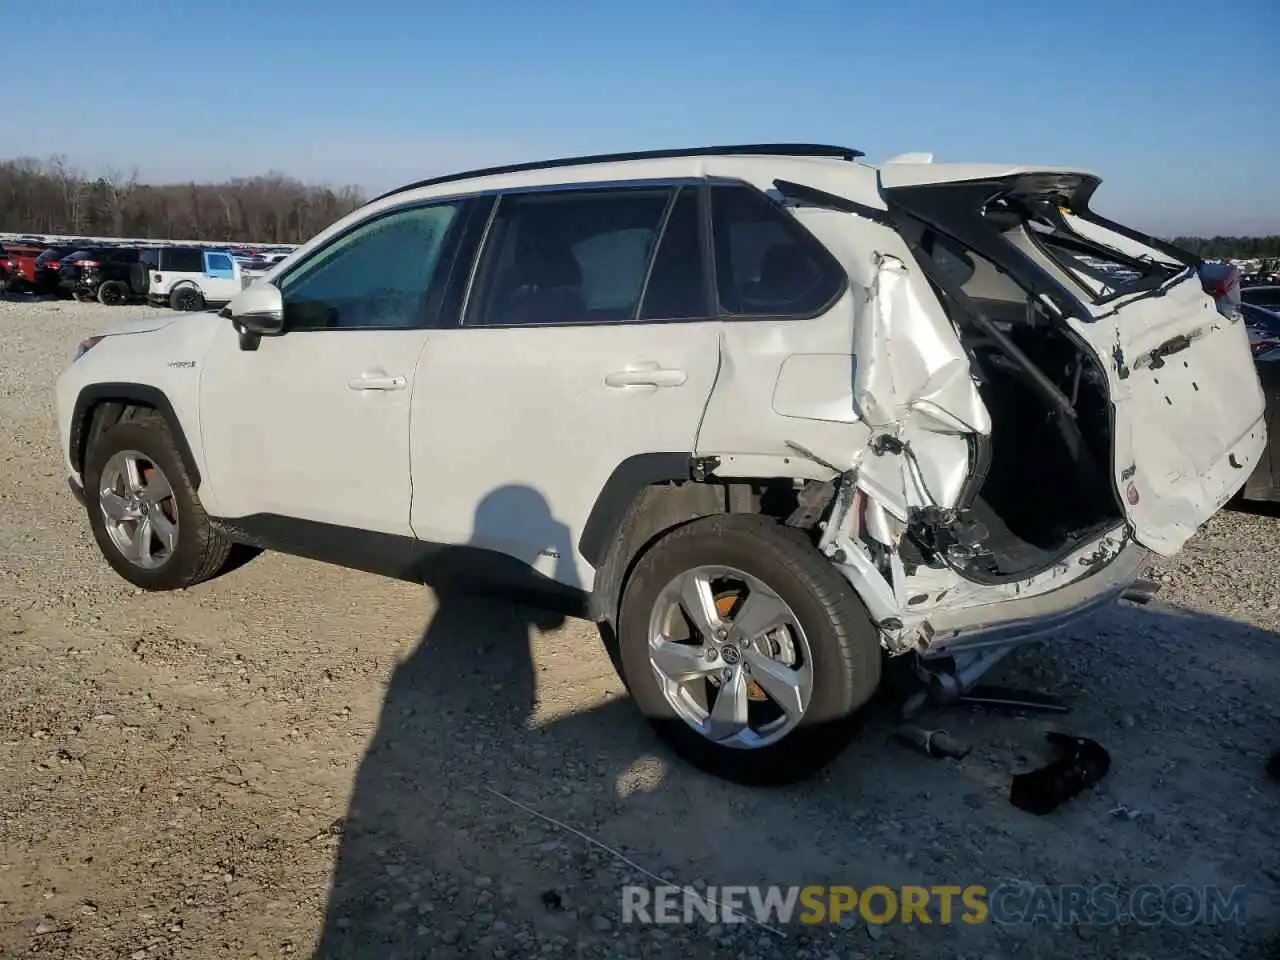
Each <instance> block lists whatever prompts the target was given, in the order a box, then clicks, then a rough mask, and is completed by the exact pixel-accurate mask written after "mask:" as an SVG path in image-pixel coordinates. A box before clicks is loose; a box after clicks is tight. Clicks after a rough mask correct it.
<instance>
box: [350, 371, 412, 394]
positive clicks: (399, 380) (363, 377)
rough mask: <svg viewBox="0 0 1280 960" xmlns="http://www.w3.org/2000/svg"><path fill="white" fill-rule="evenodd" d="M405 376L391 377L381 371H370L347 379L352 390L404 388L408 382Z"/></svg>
mask: <svg viewBox="0 0 1280 960" xmlns="http://www.w3.org/2000/svg"><path fill="white" fill-rule="evenodd" d="M408 382H409V381H408V380H407V379H406V378H404V377H389V376H387V375H386V374H385V373H383V372H381V371H376V372H375V371H369V372H368V373H362V374H360V376H358V377H353V378H352V379H350V380H348V381H347V386H348V387H350V388H351V389H352V390H403V389H404V388H405V386H406V385H407V384H408Z"/></svg>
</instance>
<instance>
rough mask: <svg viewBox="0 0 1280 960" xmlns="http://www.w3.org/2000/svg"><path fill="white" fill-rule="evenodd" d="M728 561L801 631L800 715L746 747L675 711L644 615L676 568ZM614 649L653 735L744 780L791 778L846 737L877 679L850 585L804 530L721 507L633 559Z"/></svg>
mask: <svg viewBox="0 0 1280 960" xmlns="http://www.w3.org/2000/svg"><path fill="white" fill-rule="evenodd" d="M704 565H705V566H729V567H734V568H736V569H738V570H741V571H742V572H743V573H747V574H750V575H751V576H754V577H757V578H759V579H760V580H762V581H763V582H764V583H765V584H767V585H768V586H769V587H770V588H771V589H772V590H774V591H775V592H776V593H777V594H778V596H779V597H781V598H782V599H783V600H784V601H785V602H786V603H787V605H788V606H790V607H791V609H792V611H793V612H794V613H795V614H796V616H797V618H798V619H799V621H800V623H801V625H802V626H803V628H804V632H805V634H806V636H807V637H808V640H809V647H810V651H811V653H812V661H813V662H812V668H813V676H814V681H813V683H814V686H813V694H812V697H811V699H810V702H809V707H808V709H807V710H806V712H805V714H804V717H803V719H802V720H801V722H800V724H799V725H798V726H797V727H796V728H795V729H794V730H792V732H791V733H789V734H787V735H786V736H785V737H783V739H781V740H779V741H777V742H775V743H772V744H769V745H767V746H763V747H758V748H755V749H742V748H735V747H729V746H724V745H722V744H718V743H714V742H713V741H711V740H709V739H707V738H705V737H703V736H702V734H700V733H698V731H696V730H695V729H693V727H691V726H689V725H688V724H687V723H685V721H684V720H682V719H681V718H680V717H679V715H677V714H676V713H675V711H674V710H673V709H672V707H671V705H670V704H669V703H668V702H667V699H666V697H665V696H664V694H663V692H662V690H661V688H660V687H659V685H658V682H657V680H656V679H655V677H654V674H653V669H652V667H651V665H650V662H649V639H648V631H649V618H650V614H651V611H652V609H653V606H654V604H655V603H656V602H657V600H658V597H659V594H660V593H661V591H662V590H663V589H664V588H665V587H666V585H667V584H668V583H670V582H671V581H672V580H674V579H675V578H676V577H678V576H679V575H680V574H681V573H683V572H685V571H687V570H691V569H693V568H695V567H699V566H704ZM617 642H618V655H619V659H620V661H621V664H622V674H623V680H624V682H625V683H626V685H627V688H628V690H629V691H630V692H631V696H632V698H633V699H634V700H635V702H636V705H637V706H638V707H639V708H640V710H641V712H642V713H643V714H644V715H645V717H646V719H647V720H648V721H649V723H650V724H651V725H652V726H653V728H654V730H655V731H656V732H657V733H658V735H659V736H660V737H661V738H662V739H663V740H664V741H666V742H667V744H669V745H670V746H671V748H672V749H673V750H674V751H675V752H676V753H677V754H678V755H679V756H681V757H682V758H684V759H685V760H686V761H688V762H689V763H691V764H693V765H694V766H696V767H698V768H699V769H701V770H704V771H706V772H707V773H711V774H713V775H715V776H718V777H721V778H724V779H726V780H731V781H733V782H736V783H743V784H749V785H780V784H787V783H795V782H797V781H800V780H804V779H806V778H807V777H810V776H812V775H813V774H815V773H817V772H818V771H819V770H821V769H822V768H823V767H825V766H826V765H827V764H828V763H830V762H831V761H832V760H833V759H834V758H835V757H836V756H837V755H838V754H840V753H841V751H843V750H844V748H845V747H846V746H847V745H848V743H849V741H850V740H851V739H852V737H853V735H854V733H855V732H856V730H857V728H858V725H859V722H860V720H861V718H862V708H863V707H864V706H865V705H866V704H867V702H868V701H870V700H871V698H872V697H873V696H874V695H875V693H876V690H877V688H878V686H879V683H880V666H881V661H880V643H879V636H878V633H877V630H876V628H875V625H874V624H873V623H872V621H871V617H870V615H869V614H868V613H867V611H866V608H865V607H864V606H863V604H862V601H861V600H860V599H859V597H858V595H857V594H856V592H855V591H854V590H853V588H852V587H851V586H850V585H849V583H848V582H847V581H846V580H845V579H844V578H843V577H842V576H841V575H840V573H839V571H837V570H836V569H835V567H834V566H832V565H831V563H830V561H828V560H827V559H826V558H825V557H823V556H822V555H821V554H820V553H819V552H818V551H817V550H815V549H814V547H813V546H812V544H811V543H809V541H808V540H807V539H806V538H805V536H804V535H803V534H802V533H800V532H799V531H796V530H794V529H791V528H789V527H785V526H783V525H781V524H779V523H777V522H776V521H773V520H770V519H768V518H765V517H756V516H744V515H724V516H715V517H707V518H704V519H701V520H695V521H693V522H692V523H689V524H686V525H684V526H682V527H679V528H677V529H675V530H674V531H672V532H671V533H669V534H667V535H666V536H664V537H663V538H662V539H661V540H659V541H658V542H657V543H656V544H655V545H654V546H653V547H651V548H650V549H649V550H648V551H647V552H646V553H645V554H644V555H643V556H642V557H641V558H640V560H639V561H638V562H637V563H636V565H635V567H634V569H633V571H632V573H631V575H630V577H629V578H628V580H627V583H626V586H625V589H624V591H623V598H622V606H621V610H620V612H619V617H618V630H617Z"/></svg>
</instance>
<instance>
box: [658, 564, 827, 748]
mask: <svg viewBox="0 0 1280 960" xmlns="http://www.w3.org/2000/svg"><path fill="white" fill-rule="evenodd" d="M649 663H650V666H651V667H652V668H653V672H654V676H655V677H656V679H657V681H658V686H659V687H660V689H661V690H662V693H663V696H664V697H665V698H666V700H667V703H668V704H669V705H670V706H671V708H672V710H674V711H675V713H676V714H677V715H678V716H679V717H680V718H681V719H682V720H684V721H685V723H687V724H688V725H689V726H691V727H693V729H695V730H696V731H698V732H699V733H700V734H702V735H703V736H704V737H706V738H707V739H709V740H712V741H714V742H715V743H719V744H722V745H724V746H729V747H737V748H742V749H755V748H759V747H764V746H768V745H769V744H772V743H776V742H777V741H779V740H781V739H782V738H783V737H785V736H787V734H789V733H791V732H792V730H794V729H795V728H796V726H798V725H799V723H800V721H801V720H802V718H803V717H804V714H805V711H806V710H807V709H808V707H809V701H810V699H811V698H812V695H813V668H812V654H811V652H810V649H809V641H808V638H807V637H806V636H805V632H804V628H803V627H802V626H801V624H800V621H799V618H798V617H797V616H796V613H795V611H794V610H792V609H791V607H790V606H789V605H788V604H787V602H786V601H785V600H783V599H782V598H781V597H780V596H778V594H777V593H776V592H775V591H773V590H772V589H770V588H769V586H768V585H767V584H765V583H764V582H763V581H762V580H760V579H759V578H758V577H754V576H752V575H751V574H748V573H745V572H743V571H741V570H737V569H734V568H732V567H711V566H702V567H696V568H694V569H692V570H688V571H686V572H685V573H682V574H681V575H680V576H678V577H676V578H675V579H674V580H672V581H671V582H670V583H669V584H668V585H667V586H666V587H665V588H664V589H663V590H662V592H661V593H659V595H658V599H657V601H656V602H655V604H654V608H653V612H652V614H651V616H650V621H649Z"/></svg>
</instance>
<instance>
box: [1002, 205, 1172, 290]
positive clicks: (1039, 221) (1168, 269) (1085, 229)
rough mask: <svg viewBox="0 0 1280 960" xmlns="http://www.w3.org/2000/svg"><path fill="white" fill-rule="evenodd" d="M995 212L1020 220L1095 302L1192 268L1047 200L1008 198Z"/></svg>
mask: <svg viewBox="0 0 1280 960" xmlns="http://www.w3.org/2000/svg"><path fill="white" fill-rule="evenodd" d="M989 213H990V215H991V216H993V217H995V218H996V219H998V220H1000V221H1005V220H1006V219H1009V218H1016V219H1019V220H1020V221H1021V225H1020V229H1021V231H1022V232H1023V233H1024V235H1025V236H1026V237H1027V239H1029V240H1030V241H1031V242H1032V244H1034V245H1035V247H1036V248H1038V249H1039V250H1040V251H1041V252H1042V253H1043V254H1044V255H1045V256H1046V257H1047V258H1048V259H1049V260H1051V261H1052V262H1053V263H1054V265H1056V266H1057V267H1058V268H1059V269H1060V270H1061V271H1062V272H1063V273H1065V274H1066V275H1067V276H1068V277H1069V278H1070V279H1071V280H1072V281H1074V282H1075V284H1076V286H1078V287H1080V288H1081V289H1082V290H1084V291H1085V292H1086V293H1087V294H1089V295H1090V296H1091V297H1092V298H1093V300H1094V301H1105V300H1111V299H1113V298H1115V297H1119V296H1124V295H1125V294H1129V293H1138V292H1141V291H1144V290H1151V289H1154V288H1156V287H1158V286H1160V285H1161V284H1163V283H1164V282H1165V281H1167V280H1170V279H1172V278H1173V277H1175V276H1176V275H1178V274H1179V273H1182V272H1183V271H1184V270H1185V269H1186V267H1185V265H1184V264H1180V263H1176V262H1174V261H1173V260H1171V259H1170V258H1169V257H1167V256H1165V255H1164V254H1162V253H1159V252H1158V251H1156V250H1154V249H1151V248H1146V247H1141V246H1140V245H1137V244H1135V243H1134V242H1133V241H1131V240H1128V239H1127V238H1125V237H1121V236H1120V235H1119V234H1111V233H1110V231H1107V230H1106V229H1105V228H1102V227H1100V226H1099V225H1097V224H1092V223H1088V222H1087V221H1084V220H1082V219H1080V218H1079V217H1076V216H1074V215H1072V214H1071V213H1069V212H1068V211H1066V210H1063V209H1061V208H1060V207H1057V206H1055V205H1053V204H1052V203H1049V202H1047V201H1043V200H1019V199H1017V198H1007V199H1005V200H1001V201H997V202H996V203H994V204H992V205H991V207H990V208H989ZM1010 229H1011V231H1014V232H1016V231H1017V230H1018V229H1019V227H1016V226H1012V224H1011V227H1010ZM1011 239H1012V238H1011Z"/></svg>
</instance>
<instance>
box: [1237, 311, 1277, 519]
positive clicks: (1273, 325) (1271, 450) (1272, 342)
mask: <svg viewBox="0 0 1280 960" xmlns="http://www.w3.org/2000/svg"><path fill="white" fill-rule="evenodd" d="M1272 289H1274V290H1280V287H1273V288H1272ZM1245 292H1246V293H1247V292H1248V291H1245ZM1240 312H1241V314H1242V315H1243V316H1244V322H1245V325H1246V327H1248V330H1249V345H1250V348H1251V349H1252V350H1253V362H1254V364H1255V365H1256V366H1257V368H1258V380H1259V382H1260V383H1261V384H1262V390H1263V393H1265V394H1266V397H1267V450H1266V452H1265V453H1264V454H1263V455H1262V459H1261V460H1259V461H1258V465H1257V466H1256V467H1254V470H1253V473H1252V474H1250V475H1249V481H1248V482H1247V483H1246V484H1245V486H1244V489H1243V490H1242V491H1241V492H1240V496H1241V497H1242V498H1244V499H1245V500H1255V501H1278V500H1280V430H1278V429H1277V426H1276V423H1275V414H1276V410H1277V408H1280V312H1277V311H1275V310H1268V309H1267V308H1265V307H1260V306H1258V305H1257V304H1254V303H1249V302H1248V301H1247V300H1246V301H1245V302H1244V303H1242V304H1241V305H1240Z"/></svg>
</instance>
